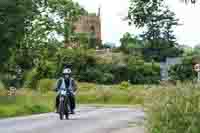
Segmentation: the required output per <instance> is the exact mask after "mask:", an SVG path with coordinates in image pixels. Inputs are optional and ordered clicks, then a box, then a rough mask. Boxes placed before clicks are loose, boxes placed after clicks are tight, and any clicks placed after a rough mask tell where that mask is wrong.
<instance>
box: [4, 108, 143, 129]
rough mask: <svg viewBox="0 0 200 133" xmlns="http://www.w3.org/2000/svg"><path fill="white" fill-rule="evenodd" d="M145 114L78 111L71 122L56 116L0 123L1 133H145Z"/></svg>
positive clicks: (118, 110) (120, 110) (114, 110)
mask: <svg viewBox="0 0 200 133" xmlns="http://www.w3.org/2000/svg"><path fill="white" fill-rule="evenodd" d="M143 122H144V112H143V110H142V109H134V108H124V107H121V108H111V107H104V108H103V107H79V108H78V109H77V111H76V114H75V115H73V116H70V120H63V121H61V120H59V117H58V115H57V114H55V113H48V114H41V115H33V116H27V117H17V118H9V119H2V120H0V133H62V132H63V133H66V132H69V133H144V128H143V126H142V125H143V124H142V123H143Z"/></svg>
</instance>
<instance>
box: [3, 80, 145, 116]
mask: <svg viewBox="0 0 200 133" xmlns="http://www.w3.org/2000/svg"><path fill="white" fill-rule="evenodd" d="M52 82H53V81H52ZM78 86H79V90H78V93H77V103H78V104H104V105H105V104H107V105H139V106H143V105H144V99H145V95H146V91H145V87H144V86H143V85H130V84H129V83H127V82H123V83H121V84H118V85H110V86H109V85H97V84H92V83H78ZM47 88H48V87H47ZM39 90H40V89H39ZM6 94H7V91H6V90H1V91H0V117H12V116H20V115H29V114H38V113H46V112H52V111H54V109H55V108H54V107H55V96H56V93H55V92H53V90H52V88H50V89H49V90H47V89H45V90H42V91H35V90H31V89H20V90H18V91H17V94H16V96H6Z"/></svg>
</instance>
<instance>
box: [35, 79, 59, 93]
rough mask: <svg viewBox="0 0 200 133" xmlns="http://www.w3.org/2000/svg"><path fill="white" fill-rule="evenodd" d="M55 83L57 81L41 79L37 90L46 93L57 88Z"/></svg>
mask: <svg viewBox="0 0 200 133" xmlns="http://www.w3.org/2000/svg"><path fill="white" fill-rule="evenodd" d="M55 83H56V81H55V80H52V79H41V80H39V82H38V85H37V89H38V90H39V91H40V92H42V93H45V92H48V91H51V90H53V89H54V88H55Z"/></svg>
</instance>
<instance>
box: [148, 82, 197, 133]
mask: <svg viewBox="0 0 200 133" xmlns="http://www.w3.org/2000/svg"><path fill="white" fill-rule="evenodd" d="M199 89H200V86H199V85H197V84H192V83H184V84H179V85H177V86H170V87H167V86H165V87H161V88H157V89H154V90H152V93H151V97H150V99H151V100H150V99H148V100H149V101H148V103H147V104H146V107H147V110H148V111H147V114H148V116H147V119H148V124H147V127H148V131H149V133H166V132H170V133H199V131H200V125H199V120H200V117H199V116H200V115H199V113H200V104H199V103H200V91H199Z"/></svg>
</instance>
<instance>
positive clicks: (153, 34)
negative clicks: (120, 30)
mask: <svg viewBox="0 0 200 133" xmlns="http://www.w3.org/2000/svg"><path fill="white" fill-rule="evenodd" d="M128 17H129V23H130V24H134V25H136V27H138V28H143V29H145V30H144V32H143V34H141V37H142V38H143V40H145V42H147V43H145V49H144V51H143V53H144V55H145V56H146V58H145V59H147V60H151V59H154V60H156V61H162V60H165V58H166V57H168V56H170V57H174V56H178V55H180V54H181V51H180V50H179V49H178V48H177V43H176V37H175V35H174V33H173V28H174V27H176V26H177V25H178V19H176V18H175V14H174V13H173V12H172V11H170V10H169V8H168V7H167V6H166V5H165V4H164V1H163V0H154V1H149V0H147V1H138V0H131V1H130V8H129V15H128ZM175 51H177V52H175Z"/></svg>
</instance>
